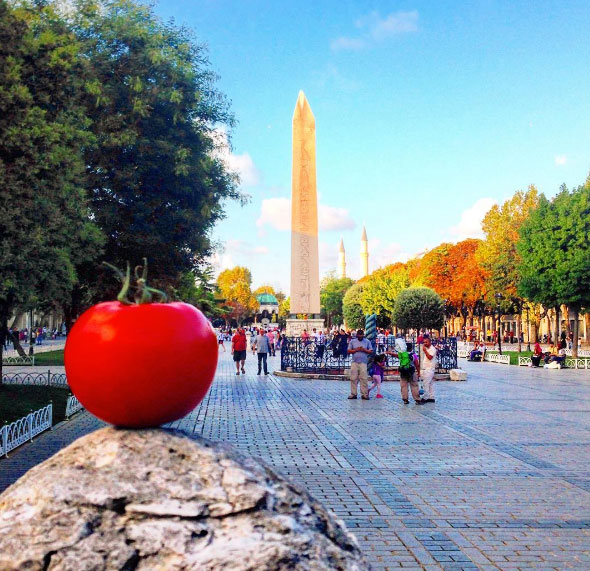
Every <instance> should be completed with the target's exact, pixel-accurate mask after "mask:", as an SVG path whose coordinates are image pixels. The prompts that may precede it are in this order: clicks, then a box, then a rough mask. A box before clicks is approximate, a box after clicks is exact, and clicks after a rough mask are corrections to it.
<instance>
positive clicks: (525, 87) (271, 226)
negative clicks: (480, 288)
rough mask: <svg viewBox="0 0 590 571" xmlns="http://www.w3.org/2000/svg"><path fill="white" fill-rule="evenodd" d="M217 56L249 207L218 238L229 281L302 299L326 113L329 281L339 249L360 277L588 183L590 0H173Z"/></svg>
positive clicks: (232, 208)
mask: <svg viewBox="0 0 590 571" xmlns="http://www.w3.org/2000/svg"><path fill="white" fill-rule="evenodd" d="M156 12H157V13H158V14H159V15H160V16H162V17H163V18H164V19H166V20H167V19H169V18H174V19H175V21H176V22H177V23H179V24H184V25H187V26H188V27H190V28H192V29H193V30H194V32H195V35H196V38H197V39H198V40H199V41H200V42H202V43H205V44H207V45H208V49H209V58H210V61H211V67H212V69H213V70H214V71H216V72H217V73H218V74H219V76H220V80H219V82H218V87H219V89H220V90H221V91H223V92H224V93H225V94H226V95H227V96H228V98H229V99H230V100H231V101H232V109H233V111H234V113H235V115H236V118H237V120H238V124H237V126H236V128H235V130H234V132H233V133H232V153H231V155H229V157H228V160H229V161H230V164H232V165H233V166H234V167H235V168H237V169H238V170H240V172H241V173H242V180H243V185H242V187H243V190H244V191H245V192H246V193H247V194H249V195H250V196H251V201H250V203H249V204H248V205H247V206H245V207H240V206H238V205H237V204H230V205H228V207H227V214H228V216H227V219H226V220H224V221H223V222H222V223H221V224H219V225H218V227H217V228H216V230H215V233H214V237H215V238H216V239H217V240H219V241H220V243H221V244H223V245H224V250H223V251H220V253H219V254H218V256H217V258H216V260H215V263H216V264H217V267H218V268H223V267H227V266H233V265H245V266H247V267H249V268H250V269H251V270H252V275H253V282H254V286H257V285H260V284H263V283H270V284H272V285H274V286H275V287H278V288H281V289H283V291H285V292H288V289H289V272H290V235H289V232H288V226H289V216H290V215H289V211H288V200H289V196H290V192H291V188H290V186H291V118H292V114H293V109H294V107H295V102H296V100H297V95H298V93H299V90H303V91H304V92H305V94H306V96H307V99H308V101H309V103H310V105H311V108H312V110H313V112H314V115H315V118H316V131H317V133H316V136H317V180H318V193H319V197H320V198H319V202H320V237H319V242H320V275H323V274H325V273H326V272H327V271H330V270H331V269H335V267H336V260H337V250H338V244H339V241H340V238H341V237H342V238H343V239H344V244H345V247H346V255H347V263H348V269H349V274H350V275H351V277H353V278H358V277H359V275H358V273H359V268H360V262H359V240H360V236H361V232H362V226H363V224H366V228H367V234H368V237H369V243H370V270H371V271H372V270H374V269H376V268H377V267H379V266H382V265H385V264H387V263H392V262H394V261H398V260H401V261H405V260H406V259H407V258H408V257H412V256H414V255H415V254H417V253H419V252H421V251H423V250H424V249H425V248H432V247H434V246H436V245H437V244H439V243H440V242H442V241H457V240H460V239H463V238H465V237H471V236H473V237H477V236H478V231H479V221H480V220H481V217H482V215H483V214H484V213H485V211H486V210H487V209H488V208H489V207H490V206H491V205H492V204H493V203H494V202H501V201H503V200H505V199H506V198H508V197H510V196H511V195H512V194H513V193H514V191H516V190H518V189H526V187H527V186H528V185H529V184H535V185H536V186H537V187H538V188H539V190H540V191H541V192H544V193H545V194H547V195H553V194H555V192H557V190H558V188H559V185H560V184H561V183H563V182H565V183H566V184H567V185H568V186H570V187H571V186H575V185H578V184H581V183H583V182H584V180H585V178H586V176H587V174H588V172H589V171H590V113H589V109H590V105H589V104H590V73H589V72H588V69H589V68H590V36H589V35H588V30H589V29H590V5H589V4H588V1H587V0H581V1H575V0H574V1H543V0H536V1H535V2H530V1H528V2H518V1H493V0H471V1H459V0H457V1H450V0H449V1H442V0H432V1H413V2H412V1H403V2H393V1H390V2H386V1H355V2H353V1H347V0H339V1H338V2H336V1H325V0H324V1H321V0H320V1H317V0H316V1H307V0H300V1H299V2H283V1H274V2H273V1H262V0H252V1H248V0H242V1H237V0H232V1H230V0H201V1H194V0H193V1H188V0H160V1H159V2H158V3H157V4H156Z"/></svg>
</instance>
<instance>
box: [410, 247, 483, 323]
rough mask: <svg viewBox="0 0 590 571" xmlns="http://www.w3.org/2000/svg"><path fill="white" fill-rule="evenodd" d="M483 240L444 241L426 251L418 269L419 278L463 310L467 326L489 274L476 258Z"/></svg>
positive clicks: (448, 302) (448, 304) (416, 273)
mask: <svg viewBox="0 0 590 571" xmlns="http://www.w3.org/2000/svg"><path fill="white" fill-rule="evenodd" d="M480 242H481V240H475V239H472V238H470V239H467V240H463V241H462V242H459V243H458V244H448V243H444V244H441V245H440V246H437V247H436V248H434V249H433V250H431V251H429V252H427V253H426V254H425V255H424V257H423V258H422V262H421V264H420V267H419V268H418V269H417V271H416V272H415V277H416V280H418V279H421V280H423V283H424V284H425V285H427V286H429V287H431V288H432V289H434V291H436V293H438V294H439V295H440V296H441V298H443V299H444V300H446V304H447V308H448V309H450V308H452V309H451V313H453V312H455V313H460V314H461V316H462V317H463V326H465V325H466V324H467V316H469V318H470V319H471V320H472V319H473V314H474V311H475V308H476V307H477V306H478V304H481V300H482V298H483V297H484V296H485V293H486V277H487V274H486V272H485V270H484V268H483V267H482V266H481V264H480V263H479V261H478V260H477V258H476V252H477V250H478V248H479V245H480ZM449 306H450V307H449Z"/></svg>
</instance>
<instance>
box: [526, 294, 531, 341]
mask: <svg viewBox="0 0 590 571" xmlns="http://www.w3.org/2000/svg"><path fill="white" fill-rule="evenodd" d="M526 340H527V346H526V348H527V351H530V350H531V321H530V319H529V306H528V305H527V306H526Z"/></svg>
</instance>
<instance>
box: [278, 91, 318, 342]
mask: <svg viewBox="0 0 590 571" xmlns="http://www.w3.org/2000/svg"><path fill="white" fill-rule="evenodd" d="M315 160H316V155H315V118H314V116H313V113H312V112H311V107H310V106H309V103H308V102H307V99H306V98H305V94H304V93H303V91H300V92H299V97H298V98H297V103H296V104H295V111H294V113H293V173H292V190H291V292H290V294H291V309H290V313H291V319H289V320H288V322H287V334H288V335H296V334H298V333H299V332H300V331H302V330H303V329H308V330H309V329H313V327H318V326H319V327H320V328H321V327H323V320H321V319H318V318H319V314H320V276H319V273H320V272H319V258H318V198H317V188H316V165H315ZM297 314H305V316H306V319H302V320H297V319H295V316H296V315H297Z"/></svg>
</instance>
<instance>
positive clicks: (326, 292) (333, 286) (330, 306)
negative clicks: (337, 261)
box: [320, 273, 354, 328]
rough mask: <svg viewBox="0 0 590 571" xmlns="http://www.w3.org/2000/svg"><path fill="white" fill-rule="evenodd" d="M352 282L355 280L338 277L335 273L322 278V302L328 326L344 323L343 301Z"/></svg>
mask: <svg viewBox="0 0 590 571" xmlns="http://www.w3.org/2000/svg"><path fill="white" fill-rule="evenodd" d="M352 284H354V281H353V280H351V279H350V278H337V277H336V276H335V275H334V273H331V274H329V275H327V276H326V277H325V278H324V279H323V280H322V283H321V284H320V304H321V307H322V313H323V314H324V316H325V318H326V326H327V327H328V328H330V327H332V325H340V324H341V323H342V301H343V300H344V295H345V294H346V292H347V291H348V289H349V288H350V287H351V286H352Z"/></svg>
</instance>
